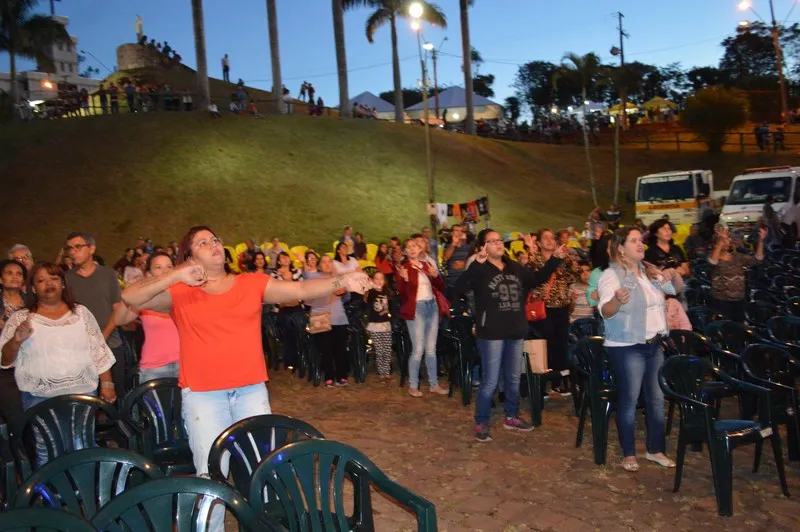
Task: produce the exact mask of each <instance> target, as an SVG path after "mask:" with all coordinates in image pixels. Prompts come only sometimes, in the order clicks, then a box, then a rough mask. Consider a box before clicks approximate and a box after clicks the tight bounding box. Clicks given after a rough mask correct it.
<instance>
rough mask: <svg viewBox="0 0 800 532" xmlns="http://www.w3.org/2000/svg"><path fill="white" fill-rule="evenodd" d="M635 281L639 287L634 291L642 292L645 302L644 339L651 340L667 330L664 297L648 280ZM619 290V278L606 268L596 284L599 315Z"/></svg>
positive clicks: (619, 344)
mask: <svg viewBox="0 0 800 532" xmlns="http://www.w3.org/2000/svg"><path fill="white" fill-rule="evenodd" d="M637 279H638V281H639V286H638V287H637V288H636V289H637V290H644V296H645V299H646V301H647V316H646V320H645V336H644V337H645V338H652V337H653V336H655V335H657V334H658V333H660V332H662V331H664V330H665V329H666V328H667V322H666V316H665V313H664V312H665V311H664V305H665V303H664V296H663V294H662V293H660V292H659V290H658V288H656V287H655V286H654V285H653V283H652V282H650V280H649V279H642V278H640V277H637ZM620 288H622V285H620V282H619V277H617V274H616V273H615V272H614V270H612V269H611V268H608V269H607V270H606V271H604V272H603V274H602V275H601V276H600V280H599V281H598V283H597V294H598V297H599V298H600V304H599V305H598V308H599V309H601V313H602V308H603V305H605V304H606V303H608V302H609V301H611V300H612V299H614V293H615V292H616V291H617V290H619V289H620ZM614 317H616V315H615V316H612V317H611V318H605V317H604V318H603V319H608V320H613V319H614ZM604 345H606V346H608V347H624V346H629V345H636V344H634V343H633V342H614V341H611V340H606V341H605V342H604Z"/></svg>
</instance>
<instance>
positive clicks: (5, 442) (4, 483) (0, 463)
mask: <svg viewBox="0 0 800 532" xmlns="http://www.w3.org/2000/svg"><path fill="white" fill-rule="evenodd" d="M16 494H17V469H16V464H15V462H14V454H13V453H12V452H11V438H10V436H9V434H8V426H7V425H6V422H5V420H4V419H3V418H2V417H0V512H2V511H3V509H4V508H6V507H7V506H10V505H11V501H13V500H14V497H15V496H16Z"/></svg>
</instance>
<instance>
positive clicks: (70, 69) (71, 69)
mask: <svg viewBox="0 0 800 532" xmlns="http://www.w3.org/2000/svg"><path fill="white" fill-rule="evenodd" d="M69 72H70V74H71V73H73V72H74V70H73V67H72V63H70V64H69Z"/></svg>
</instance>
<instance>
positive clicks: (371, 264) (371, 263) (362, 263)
mask: <svg viewBox="0 0 800 532" xmlns="http://www.w3.org/2000/svg"><path fill="white" fill-rule="evenodd" d="M358 267H359V268H361V269H362V270H363V269H366V268H377V266H376V265H375V261H371V260H360V261H358Z"/></svg>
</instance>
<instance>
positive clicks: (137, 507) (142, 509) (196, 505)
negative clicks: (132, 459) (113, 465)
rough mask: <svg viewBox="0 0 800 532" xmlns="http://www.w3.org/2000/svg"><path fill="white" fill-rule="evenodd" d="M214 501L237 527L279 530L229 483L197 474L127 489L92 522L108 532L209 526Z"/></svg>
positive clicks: (177, 531) (172, 531)
mask: <svg viewBox="0 0 800 532" xmlns="http://www.w3.org/2000/svg"><path fill="white" fill-rule="evenodd" d="M217 504H224V505H225V507H226V509H227V511H228V514H229V515H232V516H233V517H234V518H235V519H236V521H237V522H238V524H239V529H240V530H250V531H272V530H281V528H280V527H279V526H278V525H277V522H275V521H273V520H272V519H270V518H269V517H268V516H261V515H259V513H258V512H257V511H255V510H254V509H253V508H252V507H251V506H250V505H249V504H247V501H246V500H245V499H244V497H242V496H241V495H240V494H239V493H238V492H237V491H236V490H234V489H233V488H231V487H230V486H226V485H225V484H221V483H219V482H216V481H214V480H209V479H206V478H197V477H167V478H161V479H157V480H151V481H149V482H147V483H145V484H142V485H141V486H138V487H136V488H133V489H131V490H128V491H126V492H125V493H123V494H122V495H120V496H119V497H116V498H115V499H114V500H112V501H111V502H109V503H108V504H107V505H105V506H104V507H103V508H102V509H101V510H100V512H98V513H97V515H95V516H94V518H93V519H92V524H93V525H94V526H95V527H97V528H98V529H99V530H103V531H107V532H130V531H137V532H138V531H148V530H149V531H154V532H162V531H164V532H200V531H204V530H207V529H208V524H209V522H208V519H209V517H210V516H211V510H212V506H213V507H216V506H217Z"/></svg>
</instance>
